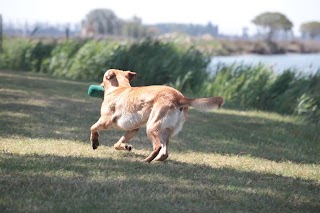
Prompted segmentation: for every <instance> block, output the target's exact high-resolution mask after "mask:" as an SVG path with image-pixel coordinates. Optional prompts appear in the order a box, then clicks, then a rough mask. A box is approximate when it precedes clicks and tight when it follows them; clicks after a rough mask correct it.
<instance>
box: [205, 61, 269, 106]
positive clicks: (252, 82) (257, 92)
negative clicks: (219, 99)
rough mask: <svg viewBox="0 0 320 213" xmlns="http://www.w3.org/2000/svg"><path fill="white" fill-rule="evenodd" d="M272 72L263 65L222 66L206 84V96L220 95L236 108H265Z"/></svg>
mask: <svg viewBox="0 0 320 213" xmlns="http://www.w3.org/2000/svg"><path fill="white" fill-rule="evenodd" d="M271 81H272V71H271V70H270V69H268V68H267V67H265V66H263V65H261V64H260V65H257V66H247V65H236V64H234V65H232V66H224V67H223V68H222V69H221V70H220V71H218V72H217V73H216V74H215V76H214V77H213V78H212V79H211V80H209V82H207V86H206V90H207V92H205V93H206V94H207V95H221V96H223V97H224V98H225V99H226V100H227V101H228V102H229V103H228V105H229V106H233V107H237V108H239V107H240V108H256V109H263V108H265V102H266V99H267V94H266V93H265V91H266V90H267V89H268V87H269V85H270V83H271Z"/></svg>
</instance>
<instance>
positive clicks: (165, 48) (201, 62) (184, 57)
mask: <svg viewBox="0 0 320 213" xmlns="http://www.w3.org/2000/svg"><path fill="white" fill-rule="evenodd" d="M209 62H210V58H209V57H206V56H204V55H203V54H201V53H200V52H198V51H196V50H194V49H193V48H191V49H183V48H179V47H178V46H177V45H176V44H173V43H163V42H159V41H152V40H146V41H143V42H140V43H134V44H132V45H130V46H128V45H126V46H124V45H123V46H120V47H119V48H118V49H117V50H116V51H115V52H114V54H113V55H112V57H111V59H110V61H109V65H110V66H111V67H114V68H119V69H123V70H131V71H136V72H137V73H138V78H137V80H136V81H134V82H133V84H134V85H152V84H165V83H166V84H174V83H175V82H176V80H177V79H178V78H180V79H181V78H184V77H185V76H186V75H188V76H189V77H188V78H187V79H186V78H185V80H184V83H183V86H182V87H181V90H182V91H193V92H196V91H199V90H200V89H201V87H202V84H203V82H204V80H205V78H206V77H207V75H208V74H207V72H206V69H207V66H208V64H209ZM180 86H181V85H180Z"/></svg>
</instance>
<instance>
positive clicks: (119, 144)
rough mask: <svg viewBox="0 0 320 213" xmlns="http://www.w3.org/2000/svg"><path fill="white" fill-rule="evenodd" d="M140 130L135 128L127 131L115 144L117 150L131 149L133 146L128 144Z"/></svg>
mask: <svg viewBox="0 0 320 213" xmlns="http://www.w3.org/2000/svg"><path fill="white" fill-rule="evenodd" d="M138 131H139V129H134V130H131V131H127V132H126V133H125V134H124V135H123V136H122V137H121V138H120V139H119V141H118V142H117V143H115V144H114V145H113V147H114V148H115V149H116V150H128V151H131V149H132V146H131V145H129V144H127V142H128V141H129V140H130V139H131V138H132V137H133V136H134V135H135V134H136V133H137V132H138Z"/></svg>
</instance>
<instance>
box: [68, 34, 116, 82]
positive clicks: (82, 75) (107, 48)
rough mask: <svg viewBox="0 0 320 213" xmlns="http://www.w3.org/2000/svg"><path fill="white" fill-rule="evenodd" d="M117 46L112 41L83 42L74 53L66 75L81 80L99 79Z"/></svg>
mask: <svg viewBox="0 0 320 213" xmlns="http://www.w3.org/2000/svg"><path fill="white" fill-rule="evenodd" d="M117 46H118V44H117V43H115V42H112V41H106V40H104V41H96V40H91V41H88V42H87V43H85V44H84V45H83V46H82V47H81V48H80V49H79V50H78V52H77V53H76V54H75V56H74V58H73V60H72V64H71V67H70V70H69V71H68V72H66V75H65V76H66V77H69V78H72V79H81V80H97V81H101V79H102V76H103V74H104V72H105V71H106V69H108V67H110V65H109V63H108V62H109V60H110V57H111V56H112V54H113V52H114V49H115V48H116V47H117Z"/></svg>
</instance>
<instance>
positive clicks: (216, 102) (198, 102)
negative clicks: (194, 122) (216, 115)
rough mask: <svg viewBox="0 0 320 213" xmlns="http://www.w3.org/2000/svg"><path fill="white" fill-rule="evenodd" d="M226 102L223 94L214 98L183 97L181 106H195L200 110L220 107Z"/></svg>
mask: <svg viewBox="0 0 320 213" xmlns="http://www.w3.org/2000/svg"><path fill="white" fill-rule="evenodd" d="M223 104H224V99H223V97H221V96H216V97H212V98H183V99H181V100H180V106H181V107H190V106H191V107H193V108H195V109H196V110H199V111H209V110H212V109H218V108H220V107H221V106H222V105H223Z"/></svg>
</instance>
